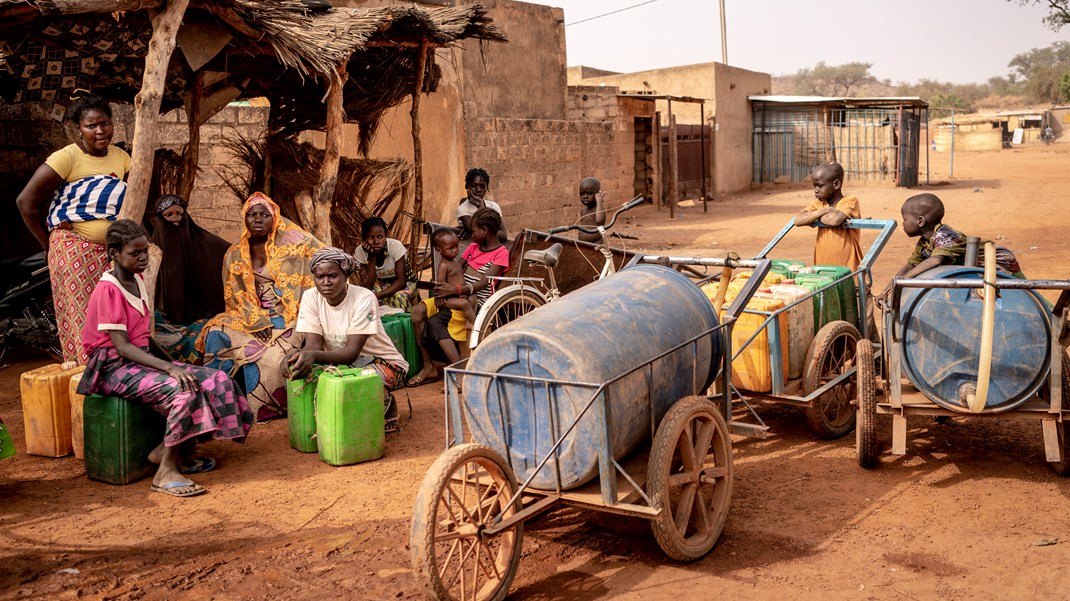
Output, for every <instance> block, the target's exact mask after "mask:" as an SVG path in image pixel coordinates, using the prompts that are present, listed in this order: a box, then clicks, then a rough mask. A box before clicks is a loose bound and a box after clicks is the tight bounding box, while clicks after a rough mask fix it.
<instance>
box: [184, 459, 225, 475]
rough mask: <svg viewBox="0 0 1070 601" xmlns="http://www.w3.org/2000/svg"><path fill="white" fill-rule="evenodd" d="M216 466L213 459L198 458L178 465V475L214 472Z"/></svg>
mask: <svg viewBox="0 0 1070 601" xmlns="http://www.w3.org/2000/svg"><path fill="white" fill-rule="evenodd" d="M215 465H216V464H215V459H213V458H211V457H196V458H194V459H190V460H189V461H183V462H182V463H180V464H178V473H180V474H202V473H204V472H210V471H212V470H214V469H215Z"/></svg>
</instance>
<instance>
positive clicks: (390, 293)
mask: <svg viewBox="0 0 1070 601" xmlns="http://www.w3.org/2000/svg"><path fill="white" fill-rule="evenodd" d="M360 238H361V242H360V246H358V247H357V248H356V250H354V251H353V259H354V260H356V262H357V271H358V277H359V278H360V283H361V285H362V286H364V287H365V288H367V289H369V290H371V291H372V292H374V293H375V298H377V299H378V300H379V304H380V305H386V306H388V307H394V308H395V309H401V310H402V311H405V312H409V311H412V306H413V305H415V304H416V303H418V302H420V295H419V293H417V291H416V275H415V274H414V273H412V270H410V269H409V262H408V258H407V257H406V254H407V251H406V250H405V245H404V244H402V243H401V241H400V240H395V239H393V238H387V237H386V222H385V221H383V219H382V218H381V217H369V218H367V219H365V220H364V222H363V223H361V224H360Z"/></svg>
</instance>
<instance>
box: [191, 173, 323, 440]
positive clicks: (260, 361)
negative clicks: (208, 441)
mask: <svg viewBox="0 0 1070 601" xmlns="http://www.w3.org/2000/svg"><path fill="white" fill-rule="evenodd" d="M242 222H243V223H244V225H245V227H244V228H243V229H242V234H241V239H240V240H239V241H238V243H237V244H235V245H233V246H231V247H230V249H229V250H227V254H226V257H224V259H223V301H224V303H225V305H226V308H225V309H224V311H223V313H220V314H219V315H217V316H215V317H213V318H212V319H211V320H209V321H208V323H207V324H206V325H205V326H204V330H202V332H201V337H200V338H198V340H197V348H198V350H203V351H204V365H205V366H207V367H214V368H216V369H221V370H223V371H226V372H227V373H229V374H231V375H232V376H233V377H234V378H235V379H236V380H237V381H238V382H239V384H241V385H242V387H243V388H244V389H245V393H246V397H247V398H248V400H249V407H250V409H252V410H253V414H254V415H255V416H256V419H257V420H258V421H263V420H267V419H271V418H273V417H280V416H282V415H285V413H286V377H287V373H286V363H285V356H286V353H287V352H289V351H291V350H293V349H299V348H301V339H302V336H301V334H299V333H297V332H295V331H294V326H295V325H296V323H297V310H298V308H299V306H300V303H301V294H302V293H303V292H304V291H305V290H307V289H309V288H311V287H312V275H311V271H310V270H309V261H310V258H311V256H312V253H313V252H315V251H316V250H317V249H320V248H322V247H323V244H322V243H321V242H320V241H319V240H316V239H315V238H314V237H313V236H312V235H311V234H308V233H307V232H305V231H304V230H302V229H301V228H300V227H298V226H297V224H295V223H293V222H292V221H290V220H289V219H286V218H285V217H283V216H282V215H280V214H279V206H278V205H277V204H275V203H274V202H273V201H272V200H271V199H270V198H268V197H267V196H265V195H264V194H263V193H260V192H256V193H254V194H253V195H252V196H250V197H249V200H247V201H245V206H244V207H243V208H242ZM191 293H195V292H193V291H191Z"/></svg>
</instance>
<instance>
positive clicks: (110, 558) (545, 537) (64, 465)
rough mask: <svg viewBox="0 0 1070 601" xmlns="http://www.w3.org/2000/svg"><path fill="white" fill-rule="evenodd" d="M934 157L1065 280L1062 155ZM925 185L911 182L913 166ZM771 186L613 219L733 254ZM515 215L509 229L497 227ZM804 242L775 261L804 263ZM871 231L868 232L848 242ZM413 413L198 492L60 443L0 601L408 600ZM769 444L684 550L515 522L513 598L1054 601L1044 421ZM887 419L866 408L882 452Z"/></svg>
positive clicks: (418, 400) (249, 447) (281, 431)
mask: <svg viewBox="0 0 1070 601" xmlns="http://www.w3.org/2000/svg"><path fill="white" fill-rule="evenodd" d="M948 166H949V165H948V157H947V155H934V157H933V170H932V173H931V176H930V177H931V181H932V182H934V183H936V182H941V184H940V185H933V186H930V187H925V186H922V187H920V188H919V189H918V190H916V191H922V190H929V191H932V192H935V193H936V194H938V195H939V196H940V197H941V198H943V200H944V201H945V203H946V204H947V218H946V220H945V221H946V222H947V223H949V224H951V225H953V226H955V227H957V228H959V229H961V230H964V231H967V232H970V233H976V234H978V235H982V236H985V237H990V238H999V239H1000V242H1001V244H1004V245H1006V246H1008V247H1010V248H1012V249H1014V250H1016V251H1018V253H1019V258H1020V259H1021V262H1022V265H1023V268H1024V270H1025V272H1026V273H1027V274H1029V275H1030V276H1031V277H1053V278H1068V277H1070V268H1068V267H1067V266H1066V260H1067V259H1068V258H1070V240H1068V238H1070V237H1068V236H1067V231H1068V230H1070V212H1068V211H1067V199H1068V197H1067V192H1066V190H1070V145H1055V146H1050V147H1030V148H1023V149H1020V150H1014V151H1011V150H1006V151H1003V152H999V153H990V154H963V153H959V154H958V155H956V157H955V176H956V177H955V178H954V179H951V178H950V177H949V174H948ZM923 181H924V175H923ZM847 191H848V192H851V193H857V194H859V196H860V197H861V200H862V207H863V212H864V214H865V216H867V217H869V216H872V217H881V218H896V219H898V218H899V206H900V204H901V203H902V201H903V199H905V198H906V197H907V196H908V195H910V194H912V193H915V192H916V191H908V190H901V189H895V188H891V187H878V186H872V187H864V186H859V185H853V184H852V185H849V186H847ZM811 196H812V195H811V192H810V190H809V189H808V188H805V187H796V188H784V187H771V188H770V189H769V190H765V191H762V190H758V191H753V192H748V193H744V194H738V195H734V196H731V197H729V198H725V199H723V200H718V201H717V202H712V203H710V205H709V212H708V213H705V214H704V213H702V212H701V209H696V208H685V209H684V210H683V217H682V218H680V219H678V220H676V221H673V222H670V221H669V220H668V216H667V214H666V213H658V212H656V211H654V210H653V209H652V208H651V207H646V208H642V209H638V210H636V211H634V213H633V216H632V218H631V219H629V220H628V223H626V224H625V225H624V226H622V227H621V228H620V230H621V231H622V232H625V233H629V234H632V235H634V236H636V237H638V239H639V240H638V241H630V244H631V245H633V246H635V247H636V248H642V249H647V250H652V251H657V252H665V251H667V250H671V251H672V253H673V254H690V255H706V256H714V255H717V254H722V253H724V252H726V251H729V250H735V251H738V252H739V253H740V254H741V255H745V256H746V255H748V254H749V253H753V252H755V251H757V250H758V249H760V248H761V247H762V246H763V245H764V243H765V242H766V241H767V240H768V239H769V238H771V237H772V235H773V234H774V233H775V232H776V231H777V230H778V229H779V227H781V226H782V225H783V224H785V223H786V222H787V220H788V219H789V218H790V217H791V216H792V215H794V214H795V213H796V212H797V211H798V210H799V209H800V208H801V207H802V206H803V205H805V204H806V203H807V202H808V201H809V199H810V198H811ZM510 225H511V226H513V227H516V226H519V225H521V224H510ZM812 239H813V232H812V231H811V230H808V229H807V230H805V231H803V230H800V231H798V232H796V233H793V234H792V235H791V236H790V237H789V239H788V240H787V241H786V243H785V246H783V247H782V249H783V250H782V251H779V252H777V253H776V255H777V256H781V257H785V258H791V257H796V258H801V259H808V258H809V254H810V250H811V248H812V247H811V244H812ZM867 242H868V241H867ZM910 246H911V241H910V240H909V239H908V238H907V237H906V236H905V235H904V234H903V233H902V232H901V231H897V232H896V234H895V235H894V237H893V239H892V241H891V243H890V244H889V245H888V247H887V248H886V249H885V251H884V253H883V255H882V256H881V258H880V260H879V261H878V263H877V267H876V270H875V271H876V273H875V280H876V282H877V286H878V287H881V286H883V285H884V283H885V282H886V281H887V279H888V277H890V275H891V274H892V273H893V272H894V271H895V270H896V269H897V268H898V267H899V266H900V265H901V264H902V263H903V262H904V260H905V258H906V256H907V255H908V253H909V249H910ZM42 363H43V361H42V360H41V359H35V358H25V359H24V360H22V361H20V362H17V363H14V364H12V365H8V366H6V367H3V368H2V369H0V416H3V418H4V420H5V422H6V423H7V424H9V425H10V426H11V429H12V431H13V434H14V436H15V440H16V441H17V444H18V446H20V448H21V447H22V441H23V429H22V411H21V407H20V401H19V393H18V377H19V374H20V373H22V372H23V371H25V370H27V369H30V368H32V367H35V366H37V365H40V364H42ZM399 397H400V399H401V400H402V401H404V400H406V398H407V399H409V400H411V403H412V407H413V412H414V417H413V419H412V422H411V423H410V424H409V425H408V426H407V428H406V429H405V430H404V432H402V433H401V434H400V435H396V436H392V437H391V438H389V439H388V445H387V454H386V456H385V457H384V458H383V459H381V460H379V461H376V462H372V463H367V464H362V465H356V466H349V467H342V468H335V467H331V466H329V465H327V464H325V463H323V462H321V461H320V460H319V459H318V457H317V456H316V455H305V454H301V453H298V452H296V451H293V450H291V449H290V448H289V446H288V440H287V433H286V423H285V421H276V422H272V423H268V424H263V425H258V426H256V427H255V428H254V429H253V432H252V435H251V436H250V438H249V440H248V442H247V444H245V445H244V446H241V445H237V444H232V443H227V444H222V443H216V444H212V445H209V446H208V447H207V451H208V452H209V453H211V454H212V455H213V456H215V457H216V458H217V459H218V460H219V462H220V467H219V468H218V469H217V470H216V471H214V472H211V473H208V474H203V475H199V476H196V480H197V481H198V482H200V483H202V484H203V485H205V486H206V487H207V488H208V489H209V490H210V492H209V494H207V495H203V496H201V497H196V498H192V499H176V498H170V497H166V496H164V495H160V494H154V493H151V492H150V491H149V482H148V481H147V480H143V481H140V482H137V483H135V484H132V485H129V486H111V485H107V484H101V483H97V482H91V481H89V480H88V479H87V478H86V476H85V470H84V467H83V464H82V463H81V462H80V461H78V460H76V459H74V458H71V457H68V458H63V459H46V458H41V457H31V456H28V455H26V454H24V453H20V454H19V455H18V456H17V457H15V458H14V459H11V460H6V461H2V462H0V599H146V600H153V599H176V598H182V599H188V600H196V599H281V598H302V599H336V598H349V599H395V598H400V599H412V598H420V596H421V593H420V591H419V590H418V589H417V587H416V582H415V580H414V578H413V576H412V572H411V569H410V560H409V551H408V547H407V541H408V530H409V522H410V519H411V515H412V503H413V499H414V496H415V494H416V490H417V488H418V487H419V483H420V480H421V478H422V477H423V475H424V472H425V471H426V469H427V468H428V466H429V465H430V464H431V462H432V461H433V460H434V459H435V458H436V457H437V456H438V454H439V453H440V452H441V451H442V449H443V447H444V426H443V420H444V413H443V408H442V397H441V385H440V384H431V385H425V386H423V387H420V388H418V389H413V390H407V391H402V392H401V394H400V395H399ZM760 412H761V415H762V417H763V419H765V421H766V422H767V423H769V424H770V425H771V427H772V432H773V436H772V437H771V438H769V439H768V440H764V441H763V440H756V439H746V438H742V437H736V438H735V439H734V445H735V465H736V472H735V493H734V496H733V498H732V502H731V510H730V513H729V517H728V522H727V525H726V526H725V529H724V533H723V535H722V537H721V539H720V541H719V543H718V545H717V546H716V547H715V548H714V550H713V551H712V552H711V553H710V554H709V555H708V556H707V557H706V558H705V559H703V560H700V561H697V562H695V563H691V564H680V563H676V562H674V561H671V560H669V559H667V558H666V557H665V556H664V555H663V554H662V553H661V551H660V550H659V548H658V547H657V545H656V543H655V541H654V537H653V536H652V534H651V532H650V529H649V526H648V524H647V523H646V522H645V521H642V520H636V519H624V518H619V517H614V516H610V515H609V514H601V513H594V512H589V511H581V510H575V509H567V508H566V509H558V510H554V511H551V512H549V513H547V514H544V515H542V516H541V517H539V518H537V519H534V520H532V521H530V522H529V523H528V524H527V526H526V531H525V539H524V555H523V558H522V560H521V563H520V568H519V573H518V575H517V578H516V580H515V582H514V584H513V587H512V594H511V595H510V598H511V599H518V600H529V601H532V600H539V601H551V600H573V599H576V600H592V599H643V600H644V601H649V600H660V599H677V598H689V599H690V598H713V597H724V598H733V599H767V598H792V599H815V600H821V601H826V600H828V599H913V600H915V601H917V600H922V599H977V598H1004V599H1056V598H1068V597H1070V592H1068V585H1067V582H1066V578H1065V573H1066V572H1065V569H1064V566H1066V565H1070V500H1068V496H1070V482H1068V481H1067V480H1064V479H1061V478H1059V477H1057V476H1055V475H1054V473H1053V472H1051V471H1050V470H1049V469H1048V468H1047V467H1046V465H1045V462H1044V452H1043V447H1042V442H1041V435H1040V426H1039V425H1038V424H1037V423H1036V422H1027V421H1017V420H1008V419H972V420H971V419H967V418H956V419H953V420H951V421H949V422H948V423H945V424H938V423H935V422H933V421H931V420H922V419H917V420H914V421H912V422H911V424H910V431H909V441H908V454H907V455H906V456H905V457H902V458H893V457H892V456H891V455H888V454H887V453H885V454H884V455H882V465H881V466H880V467H879V468H878V469H875V470H872V471H865V470H862V469H860V468H859V467H858V466H857V464H856V463H855V456H854V437H853V436H848V437H846V438H844V439H842V440H838V441H833V442H828V441H818V440H815V439H814V438H813V437H812V435H811V434H810V432H809V430H808V429H807V428H806V426H805V423H804V420H803V418H802V415H801V414H800V413H799V412H797V411H796V410H794V409H790V408H786V407H782V406H777V405H762V406H761V407H760ZM890 432H891V426H890V422H887V421H882V422H880V433H881V437H882V443H883V445H884V448H885V449H887V448H888V446H889V444H890Z"/></svg>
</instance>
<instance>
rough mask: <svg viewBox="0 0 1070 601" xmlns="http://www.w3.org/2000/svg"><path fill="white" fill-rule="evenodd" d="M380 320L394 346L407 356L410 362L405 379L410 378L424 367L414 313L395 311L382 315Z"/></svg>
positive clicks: (406, 358) (403, 355)
mask: <svg viewBox="0 0 1070 601" xmlns="http://www.w3.org/2000/svg"><path fill="white" fill-rule="evenodd" d="M380 321H382V322H383V329H384V330H386V335H387V336H389V337H390V340H391V342H393V343H394V348H396V349H397V350H398V352H399V353H401V356H402V357H405V362H406V363H408V364H409V372H408V373H407V374H405V379H406V380H408V379H409V378H411V377H413V376H415V375H416V374H417V373H419V372H420V370H421V369H422V368H423V357H422V356H421V355H420V347H419V346H417V345H418V344H419V343H418V342H417V341H416V336H415V335H414V334H413V331H412V315H411V314H410V313H394V314H392V315H384V316H382V318H380Z"/></svg>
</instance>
